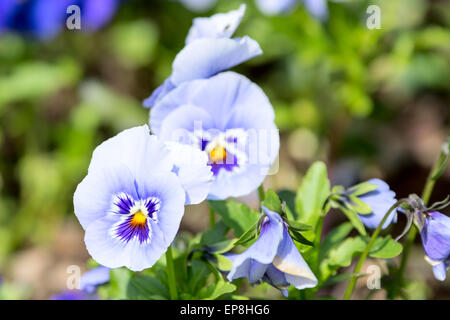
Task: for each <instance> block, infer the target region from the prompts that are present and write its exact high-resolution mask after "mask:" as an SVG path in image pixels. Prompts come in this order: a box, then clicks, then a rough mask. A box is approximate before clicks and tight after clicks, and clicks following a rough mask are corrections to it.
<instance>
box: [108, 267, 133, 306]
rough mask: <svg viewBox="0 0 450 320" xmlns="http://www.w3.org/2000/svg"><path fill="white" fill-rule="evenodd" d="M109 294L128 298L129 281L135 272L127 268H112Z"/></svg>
mask: <svg viewBox="0 0 450 320" xmlns="http://www.w3.org/2000/svg"><path fill="white" fill-rule="evenodd" d="M109 274H110V280H109V290H108V296H109V297H112V298H113V299H126V298H127V288H128V282H129V281H130V279H131V277H132V275H133V272H131V271H130V270H128V269H126V268H118V269H112V270H111V271H110V273H109Z"/></svg>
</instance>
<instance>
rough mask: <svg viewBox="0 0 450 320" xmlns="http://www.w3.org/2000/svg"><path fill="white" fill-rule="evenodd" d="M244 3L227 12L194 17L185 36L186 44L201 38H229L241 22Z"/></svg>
mask: <svg viewBox="0 0 450 320" xmlns="http://www.w3.org/2000/svg"><path fill="white" fill-rule="evenodd" d="M245 8H246V5H245V4H242V5H241V6H240V7H239V9H237V10H233V11H230V12H227V13H217V14H215V15H212V16H211V17H207V18H203V17H201V18H195V19H194V21H193V23H192V27H191V28H190V29H189V32H188V35H187V37H186V44H189V43H191V42H192V41H194V40H196V39H201V38H230V37H231V36H232V35H233V33H234V31H236V29H237V27H238V26H239V24H240V23H241V20H242V17H243V16H244V13H245Z"/></svg>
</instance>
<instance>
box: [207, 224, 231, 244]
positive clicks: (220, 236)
mask: <svg viewBox="0 0 450 320" xmlns="http://www.w3.org/2000/svg"><path fill="white" fill-rule="evenodd" d="M228 230H229V228H228V227H227V226H226V225H225V224H224V223H223V221H219V222H217V223H216V224H215V225H214V227H212V228H211V229H209V230H207V231H205V232H204V233H203V234H202V236H201V240H200V242H201V243H202V244H204V245H212V244H214V243H217V242H220V241H222V240H225V239H226V238H225V235H226V234H227V231H228Z"/></svg>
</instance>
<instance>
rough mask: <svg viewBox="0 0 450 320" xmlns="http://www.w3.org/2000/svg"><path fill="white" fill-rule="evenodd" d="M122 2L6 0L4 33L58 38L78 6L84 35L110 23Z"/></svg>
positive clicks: (1, 17) (0, 11)
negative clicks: (72, 10)
mask: <svg viewBox="0 0 450 320" xmlns="http://www.w3.org/2000/svg"><path fill="white" fill-rule="evenodd" d="M119 1H120V0H28V1H21V0H2V1H1V3H0V32H1V31H5V30H6V31H16V32H20V33H24V34H30V35H32V36H34V37H36V38H39V39H42V40H48V39H51V38H53V37H55V36H56V35H57V34H59V33H60V32H61V30H62V29H63V28H64V27H65V23H66V19H67V18H68V17H69V16H70V14H68V13H67V12H66V11H67V8H68V7H69V6H70V5H77V6H79V7H80V11H81V31H87V32H90V31H95V30H97V29H99V28H101V27H102V26H104V25H105V24H106V23H108V22H109V21H110V20H111V19H112V17H113V15H114V13H115V12H116V10H117V8H118V6H119Z"/></svg>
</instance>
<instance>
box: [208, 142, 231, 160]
mask: <svg viewBox="0 0 450 320" xmlns="http://www.w3.org/2000/svg"><path fill="white" fill-rule="evenodd" d="M209 158H210V159H211V162H212V163H225V159H226V158H227V151H226V150H225V148H224V147H221V146H217V147H215V148H213V149H212V150H211V152H210V153H209Z"/></svg>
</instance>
